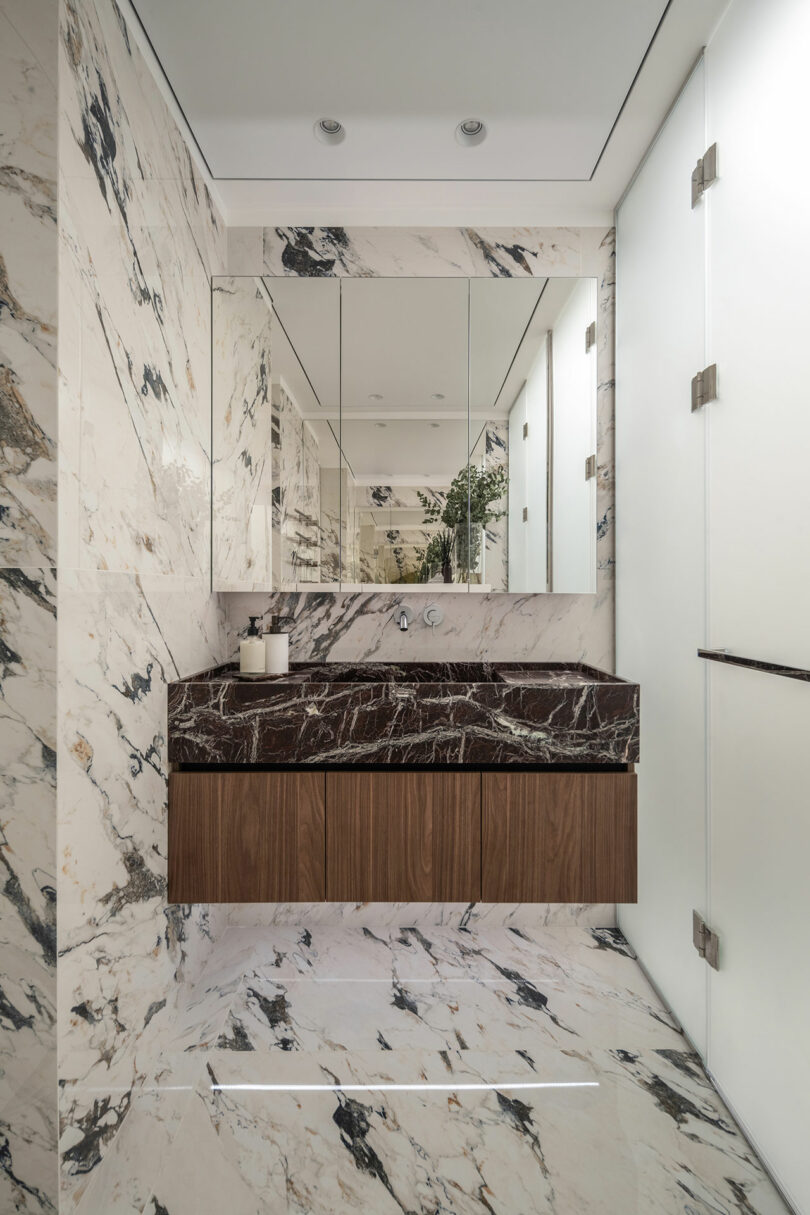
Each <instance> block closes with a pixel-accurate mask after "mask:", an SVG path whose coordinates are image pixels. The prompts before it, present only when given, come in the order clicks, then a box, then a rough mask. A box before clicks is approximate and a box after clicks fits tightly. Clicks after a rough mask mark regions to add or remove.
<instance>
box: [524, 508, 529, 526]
mask: <svg viewBox="0 0 810 1215" xmlns="http://www.w3.org/2000/svg"><path fill="white" fill-rule="evenodd" d="M523 522H524V523H528V522H529V508H528V506H524V507H523Z"/></svg>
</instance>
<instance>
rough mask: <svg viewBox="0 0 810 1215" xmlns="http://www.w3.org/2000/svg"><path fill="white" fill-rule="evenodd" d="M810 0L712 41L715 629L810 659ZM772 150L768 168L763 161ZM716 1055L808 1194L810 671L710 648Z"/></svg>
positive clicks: (718, 1072) (742, 9)
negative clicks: (759, 665)
mask: <svg viewBox="0 0 810 1215" xmlns="http://www.w3.org/2000/svg"><path fill="white" fill-rule="evenodd" d="M808 46H810V5H808V4H807V0H769V2H768V3H767V4H763V3H762V2H761V0H735V2H734V4H733V5H732V6H731V7H730V9H729V10H728V12H727V14H726V16H725V18H724V20H723V22H722V24H721V25H720V27H719V29H718V31H717V33H716V35H715V37H714V39H713V40H712V43H711V45H710V47H709V49H708V51H707V72H708V92H707V106H708V113H707V118H708V140H707V142H709V143H711V142H714V141H716V142H717V146H718V169H719V178H718V181H717V182H716V184H715V185H713V186H712V187H711V190H709V191H708V192H707V195H706V200H705V201H706V207H707V214H708V222H709V262H708V266H709V335H710V342H709V359H710V360H711V361H716V362H717V368H718V392H719V396H718V400H717V401H716V402H713V403H712V404H711V405H709V406H707V407H706V413H707V420H708V424H709V439H710V462H709V493H710V502H711V554H710V555H711V561H710V567H709V568H710V586H709V601H710V612H711V615H710V619H711V645H712V646H715V647H725V648H727V649H729V650H731V651H732V652H734V653H737V654H740V655H742V656H743V657H749V658H756V659H769V660H771V661H774V662H780V663H784V664H787V665H790V664H795V665H797V666H801V667H804V668H810V472H808V465H809V464H810V387H808V385H810V374H809V373H808V320H809V319H810V307H808V303H807V284H808V280H809V279H810V225H808V215H810V174H808V170H807V156H806V138H807V134H806V126H807V115H808V113H810V75H809V74H808V70H807V48H808ZM766 165H767V166H772V169H771V170H770V171H763V166H766ZM710 684H711V694H710V748H711V752H710V753H711V821H712V838H711V908H710V914H711V924H712V927H713V928H714V929H715V930H716V931H717V932H718V933H719V935H720V970H719V971H717V972H716V973H715V972H714V971H712V972H710V1005H711V1019H710V1040H709V1053H708V1059H709V1066H710V1067H711V1070H712V1072H713V1074H714V1075H715V1076H716V1078H717V1080H718V1083H719V1084H720V1086H721V1088H722V1089H723V1091H724V1093H725V1094H726V1096H727V1097H728V1099H729V1101H730V1103H731V1105H732V1106H733V1108H734V1110H735V1112H736V1113H737V1115H738V1117H739V1118H740V1119H741V1121H742V1122H743V1123H744V1125H745V1127H746V1129H747V1130H748V1131H749V1132H750V1134H751V1136H752V1138H753V1139H754V1141H755V1143H756V1145H757V1147H758V1148H759V1150H760V1151H761V1152H762V1153H763V1155H764V1157H765V1159H766V1160H767V1162H768V1164H769V1166H770V1167H771V1169H772V1170H773V1171H774V1173H775V1175H776V1177H777V1180H779V1181H780V1182H781V1184H782V1186H783V1188H784V1189H785V1190H786V1192H787V1193H788V1196H789V1197H790V1198H792V1200H793V1202H794V1204H795V1206H796V1208H797V1210H801V1211H810V1156H808V1152H807V1133H808V1128H810V1049H808V1040H807V1039H808V1024H810V947H808V923H810V882H808V876H807V866H808V857H810V792H809V791H808V779H807V763H806V758H805V753H806V750H807V746H808V739H810V683H803V682H799V681H793V680H789V679H785V678H780V677H778V676H774V675H764V674H760V673H757V672H755V671H751V670H743V669H737V668H727V667H722V666H720V665H719V664H710Z"/></svg>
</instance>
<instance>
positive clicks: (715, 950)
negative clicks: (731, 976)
mask: <svg viewBox="0 0 810 1215" xmlns="http://www.w3.org/2000/svg"><path fill="white" fill-rule="evenodd" d="M692 944H693V945H694V947H695V949H696V950H697V951H698V953H699V954H700V956H701V957H702V958H705V959H706V961H707V962H708V963H709V965H710V966H711V967H712V968H713V969H714V970H719V969H720V939H719V937H718V936H717V933H716V932H712V930H711V928H709V926H708V924H707V923H706V921H705V920H704V919H703V916H702V915H700V913H699V912H697V911H693V912H692Z"/></svg>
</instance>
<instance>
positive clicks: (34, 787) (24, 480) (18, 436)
mask: <svg viewBox="0 0 810 1215" xmlns="http://www.w3.org/2000/svg"><path fill="white" fill-rule="evenodd" d="M31 10H32V6H31V5H30V4H29V3H27V2H26V0H2V2H0V114H1V115H2V117H1V118H0V938H1V939H2V952H1V953H0V1209H2V1210H3V1211H26V1212H27V1211H36V1212H43V1211H55V1210H56V1196H57V1168H56V1142H57V1110H56V1053H57V1042H56V758H55V747H56V631H57V621H56V609H57V593H56V592H57V585H56V583H57V580H56V568H55V566H56V560H57V527H56V523H57V520H56V483H57V474H56V455H57V448H56V435H57V370H56V363H57V358H56V341H57V289H56V282H57V225H56V175H57V163H56V154H57V91H56V53H55V40H56V29H57V20H58V19H57V3H56V0H42V3H41V4H39V5H38V6H37V10H36V14H33V13H32V11H31Z"/></svg>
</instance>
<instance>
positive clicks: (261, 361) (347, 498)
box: [212, 277, 597, 594]
mask: <svg viewBox="0 0 810 1215" xmlns="http://www.w3.org/2000/svg"><path fill="white" fill-rule="evenodd" d="M212 291H213V297H212V315H213V375H212V408H213V417H212V483H213V492H212V510H213V517H212V566H213V586H214V589H215V590H312V589H315V588H316V587H317V588H318V589H319V590H338V589H343V590H371V589H377V590H396V591H406V590H407V589H409V588H411V589H415V588H417V587H419V586H426V585H429V586H430V588H431V591H436V592H441V591H459V590H464V591H469V592H478V593H482V592H498V591H511V592H518V593H536V592H543V591H551V590H553V591H558V592H559V591H564V592H568V593H586V594H587V593H593V592H595V590H596V479H595V467H594V465H595V460H591V459H589V457H593V456H594V455H595V451H596V342H595V322H596V315H597V291H596V280H595V279H571V278H566V279H511V278H503V279H502V278H489V279H464V278H452V279H441V278H429V279H428V278H422V279H419V278H347V279H333V278H297V277H289V278H271V277H264V278H260V277H256V278H239V277H228V278H216V279H214V281H213V284H212Z"/></svg>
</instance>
